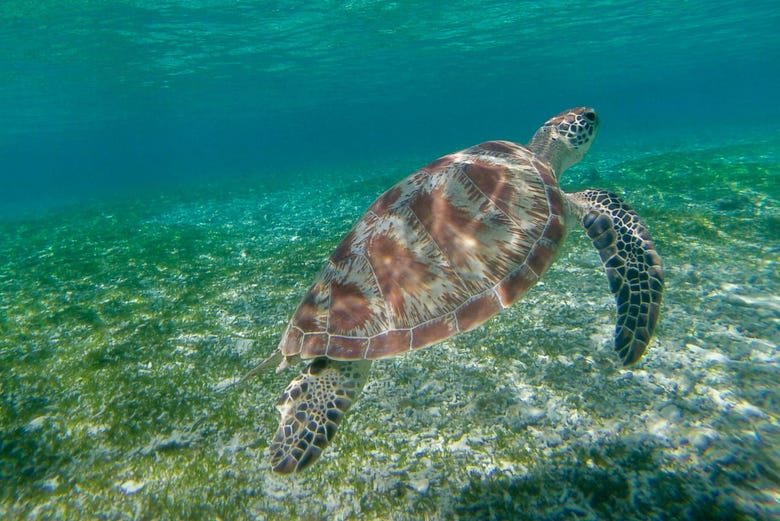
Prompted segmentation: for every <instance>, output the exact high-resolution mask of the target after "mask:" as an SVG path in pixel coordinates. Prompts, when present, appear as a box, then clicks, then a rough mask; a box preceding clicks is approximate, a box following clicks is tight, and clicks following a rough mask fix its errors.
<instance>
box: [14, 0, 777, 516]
mask: <svg viewBox="0 0 780 521" xmlns="http://www.w3.org/2000/svg"><path fill="white" fill-rule="evenodd" d="M0 27H2V31H0V122H1V124H0V518H8V519H83V518H84V516H86V515H89V516H91V517H99V518H102V519H216V518H221V519H258V520H260V519H415V520H416V519H464V520H465V519H534V520H537V519H539V520H542V519H543V520H553V519H570V518H577V519H587V520H602V519H621V520H623V519H637V520H639V519H642V520H650V519H658V520H661V519H722V520H726V519H729V520H730V519H734V520H747V519H760V520H777V519H780V452H778V449H777V447H778V445H779V444H780V407H778V404H780V389H778V386H777V382H778V379H780V349H779V348H778V345H780V297H778V295H780V130H779V129H780V126H778V123H777V122H778V121H779V120H780V103H778V94H777V93H778V92H780V65H778V64H780V31H779V30H778V27H780V6H778V5H777V2H768V1H757V2H741V1H740V2H737V1H722V2H714V1H712V2H707V1H696V0H692V1H686V2H628V1H590V2H564V1H558V0H554V1H548V2H508V1H507V2H499V1H493V2H491V1H480V2H466V1H460V0H454V1H449V2H418V1H410V2H384V1H370V0H365V1H351V2H335V1H310V2H298V1H295V2H293V1H288V2H272V1H268V2H248V1H240V0H239V1H227V0H224V1H218V0H213V1H209V0H202V1H185V0H179V1H175V2H155V1H148V0H126V1H122V2H92V1H87V0H78V1H74V0H60V1H54V0H43V1H38V2H26V1H16V0H6V1H3V2H2V3H0ZM580 105H589V106H592V107H594V108H595V109H596V110H597V111H598V112H599V115H600V119H601V131H600V133H599V136H598V138H597V139H596V141H595V143H594V145H593V147H592V148H591V150H590V152H589V153H588V155H587V156H586V157H585V158H584V159H583V161H582V162H581V164H579V165H577V166H575V167H573V168H571V169H570V170H568V171H567V172H566V173H565V175H564V176H563V180H562V181H561V185H562V187H563V188H564V189H565V190H566V191H575V190H581V189H584V188H586V187H593V188H604V189H609V190H612V191H614V192H616V193H617V194H619V195H620V196H621V197H625V198H626V199H627V200H628V201H629V202H630V203H631V204H632V206H633V207H634V208H635V209H636V210H637V211H638V213H639V214H640V215H641V216H642V218H643V219H644V221H645V223H646V224H647V226H648V228H649V229H650V232H651V234H652V235H653V238H654V240H655V243H656V246H657V250H658V252H659V254H660V256H661V258H662V259H663V263H664V270H665V275H666V294H665V297H664V304H663V308H662V312H661V319H660V322H659V327H658V330H657V332H656V337H655V339H654V340H653V342H652V343H651V345H650V348H649V349H648V352H647V354H646V355H645V356H644V358H643V359H642V360H641V361H640V363H639V364H637V365H635V366H632V367H631V368H628V369H626V368H623V367H622V366H621V365H620V364H619V361H618V360H617V358H616V356H615V355H614V353H613V352H612V347H611V335H612V332H613V329H614V325H613V324H614V313H615V310H614V304H613V301H612V297H611V296H610V294H609V291H608V288H607V284H606V280H605V278H604V273H603V270H602V267H601V265H600V262H599V260H598V256H597V253H596V251H595V250H594V249H593V248H592V246H591V244H590V242H589V241H588V240H587V239H586V238H585V237H584V236H583V234H582V232H581V231H577V230H574V231H573V232H572V233H571V234H570V238H569V239H568V240H567V243H566V246H565V249H564V250H563V251H562V253H561V255H560V258H559V259H558V260H557V262H556V263H555V264H554V265H553V267H552V268H551V269H550V270H549V271H548V273H547V274H546V275H545V277H544V279H543V281H542V282H540V283H539V284H538V285H537V286H536V287H535V288H533V289H532V290H531V291H529V293H528V294H527V295H526V296H525V297H524V299H523V300H522V301H521V302H519V303H517V304H516V305H514V306H512V307H511V308H510V309H508V310H506V311H505V312H504V313H502V314H501V315H499V316H498V317H496V318H494V319H492V320H490V321H489V322H487V323H486V324H485V325H484V326H482V327H481V328H479V329H477V330H474V331H472V332H469V333H467V334H464V335H460V336H457V337H455V338H453V339H449V340H447V341H445V342H442V343H441V344H439V345H437V346H432V347H430V348H427V349H425V350H421V351H419V352H415V353H412V354H409V355H407V356H401V357H397V358H394V359H391V360H386V361H382V362H377V363H375V364H374V366H373V369H372V372H371V376H370V379H369V383H368V384H367V386H366V388H365V390H364V392H363V394H362V396H361V397H360V399H359V400H358V401H357V403H356V406H355V407H354V409H353V410H352V411H351V412H350V413H349V414H348V416H347V419H346V420H345V423H344V424H343V425H342V427H341V429H340V431H339V434H338V436H337V438H336V440H335V442H334V444H333V446H332V447H330V448H329V449H328V451H326V453H325V454H324V455H323V457H322V460H321V461H320V462H318V463H317V465H315V466H314V467H312V468H311V469H309V470H308V471H307V472H306V473H305V474H303V475H301V476H293V477H280V476H276V475H274V474H272V473H271V471H270V469H269V466H268V453H267V447H268V440H269V438H270V437H271V436H272V435H273V432H274V430H275V429H276V424H277V422H278V415H277V413H276V410H275V409H274V404H275V403H276V400H277V398H278V397H279V395H280V393H281V392H282V390H283V389H284V386H285V385H286V384H287V382H288V381H289V380H290V379H291V378H292V377H293V376H294V375H295V374H296V371H294V370H293V371H286V372H284V373H282V374H279V375H274V374H271V373H270V372H269V373H268V374H265V375H261V376H260V377H258V378H255V379H254V380H252V381H250V382H248V383H246V384H244V385H243V386H241V387H235V388H234V387H230V384H232V383H234V382H235V381H236V380H237V379H238V378H239V377H240V376H241V375H243V374H245V373H246V372H247V371H248V370H249V369H251V368H252V367H253V366H254V365H255V364H256V363H257V362H259V361H260V360H262V359H263V358H265V357H266V356H267V355H268V354H269V353H270V352H271V351H272V350H273V348H274V347H275V346H276V343H277V342H278V341H279V337H280V335H281V334H282V332H283V330H284V327H285V325H286V323H287V321H288V320H289V318H290V315H291V314H292V312H293V311H294V309H295V306H296V305H297V303H298V302H299V300H300V298H301V296H302V295H303V293H304V292H305V290H306V288H307V287H308V285H309V284H310V283H311V280H312V279H313V277H314V276H315V275H316V273H317V271H318V270H319V269H320V267H321V266H322V263H323V262H324V261H325V260H326V259H327V257H328V255H329V254H330V252H331V251H332V250H333V248H334V247H335V246H336V244H338V242H339V241H340V239H341V237H343V235H344V234H345V233H346V232H347V230H349V228H350V226H351V225H352V223H354V222H355V220H357V219H358V218H359V217H360V215H361V213H362V212H363V211H364V210H365V208H366V207H367V206H368V205H369V204H370V203H371V201H372V200H373V199H374V198H376V197H377V195H379V194H380V193H382V192H383V191H384V190H385V189H386V188H387V187H389V186H390V185H392V184H393V183H395V182H396V181H398V180H399V179H401V178H403V177H404V176H405V175H407V174H409V173H410V172H412V171H414V170H415V169H416V168H418V167H419V166H421V165H423V164H426V163H427V162H429V161H431V160H433V159H435V158H437V157H439V156H441V155H443V154H446V153H449V152H452V151H456V150H459V149H462V148H464V147H467V146H469V145H472V144H475V143H478V142H481V141H485V140H488V139H508V140H513V141H517V142H520V143H524V142H527V141H528V139H529V138H530V137H531V135H533V133H534V131H535V130H536V129H537V128H538V127H539V126H540V124H541V123H542V122H544V121H545V120H546V119H548V118H549V117H551V116H553V115H554V114H556V113H558V112H560V111H562V110H564V109H566V108H569V107H574V106H580Z"/></svg>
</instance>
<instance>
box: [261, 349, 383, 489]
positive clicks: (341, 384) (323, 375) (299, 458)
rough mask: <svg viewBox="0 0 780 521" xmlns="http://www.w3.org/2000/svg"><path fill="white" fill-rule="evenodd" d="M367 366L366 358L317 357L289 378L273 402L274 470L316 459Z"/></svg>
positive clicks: (365, 374) (300, 467) (363, 379)
mask: <svg viewBox="0 0 780 521" xmlns="http://www.w3.org/2000/svg"><path fill="white" fill-rule="evenodd" d="M370 368H371V362H370V361H368V360H361V361H355V362H337V361H335V360H330V359H328V358H318V359H316V360H314V361H313V362H311V363H310V364H309V365H307V366H306V368H305V369H304V370H303V371H302V372H301V374H300V375H298V376H297V377H295V379H293V381H292V382H290V385H288V386H287V388H286V389H285V390H284V394H282V397H281V398H280V399H279V402H278V403H277V405H276V408H277V409H278V410H279V413H280V414H281V415H282V417H281V420H280V421H279V428H278V429H277V430H276V434H275V435H274V438H273V441H271V445H270V447H269V452H270V455H271V466H272V467H273V470H274V471H275V472H279V473H281V474H289V473H290V472H295V471H299V470H303V469H305V468H306V467H308V466H309V465H311V464H312V463H314V462H315V461H317V459H318V458H319V457H320V454H322V451H323V450H325V447H327V446H328V443H330V441H331V440H333V436H334V435H335V434H336V429H337V428H338V425H339V423H340V422H341V419H342V418H343V417H344V413H346V412H347V410H348V409H349V408H350V407H351V406H352V403H353V402H354V401H355V399H356V398H357V397H358V394H360V391H361V390H362V389H363V385H364V384H365V383H366V378H367V377H368V371H369V369H370Z"/></svg>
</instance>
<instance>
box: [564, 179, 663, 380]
mask: <svg viewBox="0 0 780 521" xmlns="http://www.w3.org/2000/svg"><path fill="white" fill-rule="evenodd" d="M568 198H569V201H570V202H571V203H572V204H573V206H574V207H575V208H574V210H575V212H576V214H577V217H578V218H579V221H580V224H582V226H583V227H584V228H585V231H586V232H587V234H588V237H590V239H591V241H593V245H594V246H595V247H596V249H597V250H598V251H599V255H600V256H601V262H602V264H603V265H604V269H605V270H606V272H607V279H608V280H609V289H610V291H612V294H613V295H615V301H616V303H617V308H618V316H617V325H616V327H615V350H616V351H617V352H618V354H619V355H620V358H621V360H622V361H623V363H624V364H625V365H628V364H632V363H634V362H636V361H637V360H639V358H640V357H641V356H642V354H643V353H644V352H645V349H646V348H647V344H648V343H649V342H650V338H651V337H652V336H653V331H654V330H655V326H656V324H657V323H658V315H659V313H660V311H661V297H662V294H663V291H664V275H663V270H662V269H661V258H660V257H659V256H658V253H656V251H655V246H654V245H653V240H652V239H651V238H650V233H649V232H648V231H647V228H646V227H645V225H644V223H642V221H641V219H640V218H639V215H637V213H636V212H634V210H632V209H631V207H630V206H628V204H626V203H624V202H623V201H622V200H621V199H620V198H619V197H618V196H616V195H615V194H613V193H610V192H607V191H605V190H585V191H583V192H577V193H575V194H571V195H569V196H568Z"/></svg>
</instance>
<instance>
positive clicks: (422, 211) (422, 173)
mask: <svg viewBox="0 0 780 521" xmlns="http://www.w3.org/2000/svg"><path fill="white" fill-rule="evenodd" d="M563 197H564V196H563V194H562V193H561V191H560V189H559V188H558V184H557V182H556V180H555V177H554V174H553V171H552V169H551V167H550V166H549V165H547V164H546V163H543V162H541V161H539V160H538V159H537V158H536V157H534V155H533V154H532V153H531V152H530V151H529V150H528V149H526V148H524V147H522V146H520V145H517V144H514V143H510V142H506V141H489V142H486V143H482V144H481V145H477V146H474V147H471V148H468V149H466V150H463V151H461V152H457V153H454V154H450V155H448V156H444V157H442V158H440V159H438V160H437V161H434V162H433V163H431V164H429V165H428V166H426V167H424V168H422V169H420V170H418V171H417V172H415V173H414V174H412V175H411V176H409V177H407V178H406V179H404V180H403V181H401V182H399V183H398V184H396V185H395V186H394V187H392V188H391V189H389V190H388V191H387V192H385V193H384V194H383V195H382V196H380V197H379V199H377V200H376V201H374V203H373V204H372V205H371V206H370V207H369V209H368V210H367V211H366V213H365V214H364V215H363V217H362V218H361V219H360V220H359V221H358V222H357V224H356V225H355V226H354V227H353V228H352V230H351V231H350V232H349V233H348V234H347V236H346V237H345V238H344V240H343V241H342V242H341V244H339V246H338V247H337V248H336V251H335V252H333V255H332V256H331V257H330V259H329V260H328V262H327V264H326V265H325V267H324V268H323V269H322V271H321V272H320V274H319V275H318V276H317V279H316V281H315V282H314V285H313V286H312V287H311V289H310V290H309V292H308V293H307V294H306V296H305V297H304V298H303V301H302V302H301V304H300V305H299V306H298V309H297V310H296V311H295V314H294V315H293V318H292V320H291V321H290V324H289V326H288V327H287V329H286V330H285V333H284V335H283V337H282V340H281V342H280V344H279V349H280V350H281V352H282V354H283V355H285V356H296V355H298V356H300V357H301V358H313V357H320V356H327V357H328V358H332V359H335V360H358V359H364V358H365V359H370V360H373V359H379V358H387V357H391V356H395V355H398V354H400V353H403V352H406V351H409V350H412V349H420V348H423V347H426V346H429V345H431V344H433V343H436V342H438V341H440V340H444V339H446V338H449V337H451V336H453V335H456V334H458V333H462V332H465V331H468V330H470V329H473V328H475V327H477V326H478V325H480V324H482V323H483V322H485V321H486V320H487V319H488V318H490V317H491V316H493V315H495V314H496V313H498V312H499V311H501V310H502V309H503V308H506V307H508V306H509V305H511V304H512V303H513V302H515V301H516V300H517V299H518V298H519V297H520V296H522V295H523V293H525V291H526V290H528V288H529V287H531V286H532V285H533V284H534V283H536V281H537V280H539V277H540V276H541V275H542V273H544V271H545V270H546V269H547V267H548V266H549V265H550V263H551V262H552V260H553V258H554V256H555V252H556V251H557V250H558V247H559V246H560V244H561V242H562V241H563V239H564V237H565V235H566V227H565V224H564V218H565V206H564V199H563Z"/></svg>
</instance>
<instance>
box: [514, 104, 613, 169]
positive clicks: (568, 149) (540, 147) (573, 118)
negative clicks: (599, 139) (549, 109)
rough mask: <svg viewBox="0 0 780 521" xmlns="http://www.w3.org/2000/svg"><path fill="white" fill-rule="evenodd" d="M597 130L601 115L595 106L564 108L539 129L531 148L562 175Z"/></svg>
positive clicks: (575, 160) (586, 149) (587, 145)
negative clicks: (594, 108)
mask: <svg viewBox="0 0 780 521" xmlns="http://www.w3.org/2000/svg"><path fill="white" fill-rule="evenodd" d="M598 131H599V117H598V116H597V115H596V111H595V110H593V109H592V108H590V107H578V108H576V109H569V110H565V111H563V112H561V113H560V114H558V115H557V116H554V117H552V118H550V119H548V120H547V122H546V123H545V124H544V125H542V128H540V129H539V130H537V131H536V134H534V137H533V138H532V139H531V141H530V142H529V143H528V149H529V150H531V152H533V153H534V154H535V155H537V156H538V157H539V158H541V159H543V160H544V161H547V162H548V163H550V165H552V167H553V169H554V170H555V174H556V176H558V177H559V178H560V175H561V173H562V172H563V171H564V170H566V169H567V168H569V167H570V166H572V165H574V164H576V163H578V162H579V160H580V159H582V156H584V155H585V153H586V152H587V151H588V149H589V148H590V144H591V143H592V142H593V139H594V138H595V137H596V133H598Z"/></svg>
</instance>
